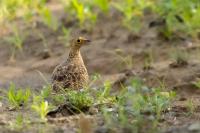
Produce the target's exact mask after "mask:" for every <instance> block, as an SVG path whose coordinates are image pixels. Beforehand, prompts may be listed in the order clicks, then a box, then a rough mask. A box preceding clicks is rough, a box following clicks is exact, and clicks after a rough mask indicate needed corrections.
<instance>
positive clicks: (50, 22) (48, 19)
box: [39, 7, 58, 31]
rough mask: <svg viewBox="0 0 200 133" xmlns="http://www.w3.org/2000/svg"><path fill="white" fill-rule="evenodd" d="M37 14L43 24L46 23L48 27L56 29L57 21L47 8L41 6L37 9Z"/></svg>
mask: <svg viewBox="0 0 200 133" xmlns="http://www.w3.org/2000/svg"><path fill="white" fill-rule="evenodd" d="M39 14H40V16H41V17H42V20H43V22H44V24H46V25H47V26H48V27H49V28H50V29H52V30H54V31H56V30H57V29H58V22H57V20H56V18H55V17H54V16H53V14H52V13H51V11H50V10H49V8H47V7H43V8H41V9H40V10H39Z"/></svg>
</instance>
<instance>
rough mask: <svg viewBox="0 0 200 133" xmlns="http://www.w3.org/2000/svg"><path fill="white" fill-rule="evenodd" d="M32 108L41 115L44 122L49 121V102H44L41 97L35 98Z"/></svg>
mask: <svg viewBox="0 0 200 133" xmlns="http://www.w3.org/2000/svg"><path fill="white" fill-rule="evenodd" d="M31 108H32V109H33V110H34V111H36V112H37V113H38V114H39V116H40V119H41V120H42V121H46V120H47V119H46V115H47V113H48V112H49V111H50V106H49V104H48V101H44V100H43V99H42V98H41V97H40V96H34V97H33V104H32V105H31Z"/></svg>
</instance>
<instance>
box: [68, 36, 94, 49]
mask: <svg viewBox="0 0 200 133" xmlns="http://www.w3.org/2000/svg"><path fill="white" fill-rule="evenodd" d="M89 42H90V40H89V39H87V38H84V37H78V38H75V39H73V40H72V42H71V47H73V48H80V47H82V46H84V45H86V44H88V43H89Z"/></svg>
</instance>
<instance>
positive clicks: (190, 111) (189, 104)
mask: <svg viewBox="0 0 200 133" xmlns="http://www.w3.org/2000/svg"><path fill="white" fill-rule="evenodd" d="M186 107H187V109H188V115H192V114H193V113H194V111H195V109H196V106H195V104H194V102H193V99H189V100H187V102H186Z"/></svg>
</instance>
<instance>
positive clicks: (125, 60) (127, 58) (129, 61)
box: [111, 49, 134, 69]
mask: <svg viewBox="0 0 200 133" xmlns="http://www.w3.org/2000/svg"><path fill="white" fill-rule="evenodd" d="M111 53H112V54H114V55H116V57H117V58H118V59H119V60H120V61H121V65H122V66H121V67H122V68H123V69H124V65H125V68H126V69H132V67H133V64H134V61H133V57H132V56H131V55H130V54H126V53H125V52H124V51H123V50H122V49H116V50H115V51H114V52H113V51H111Z"/></svg>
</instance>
